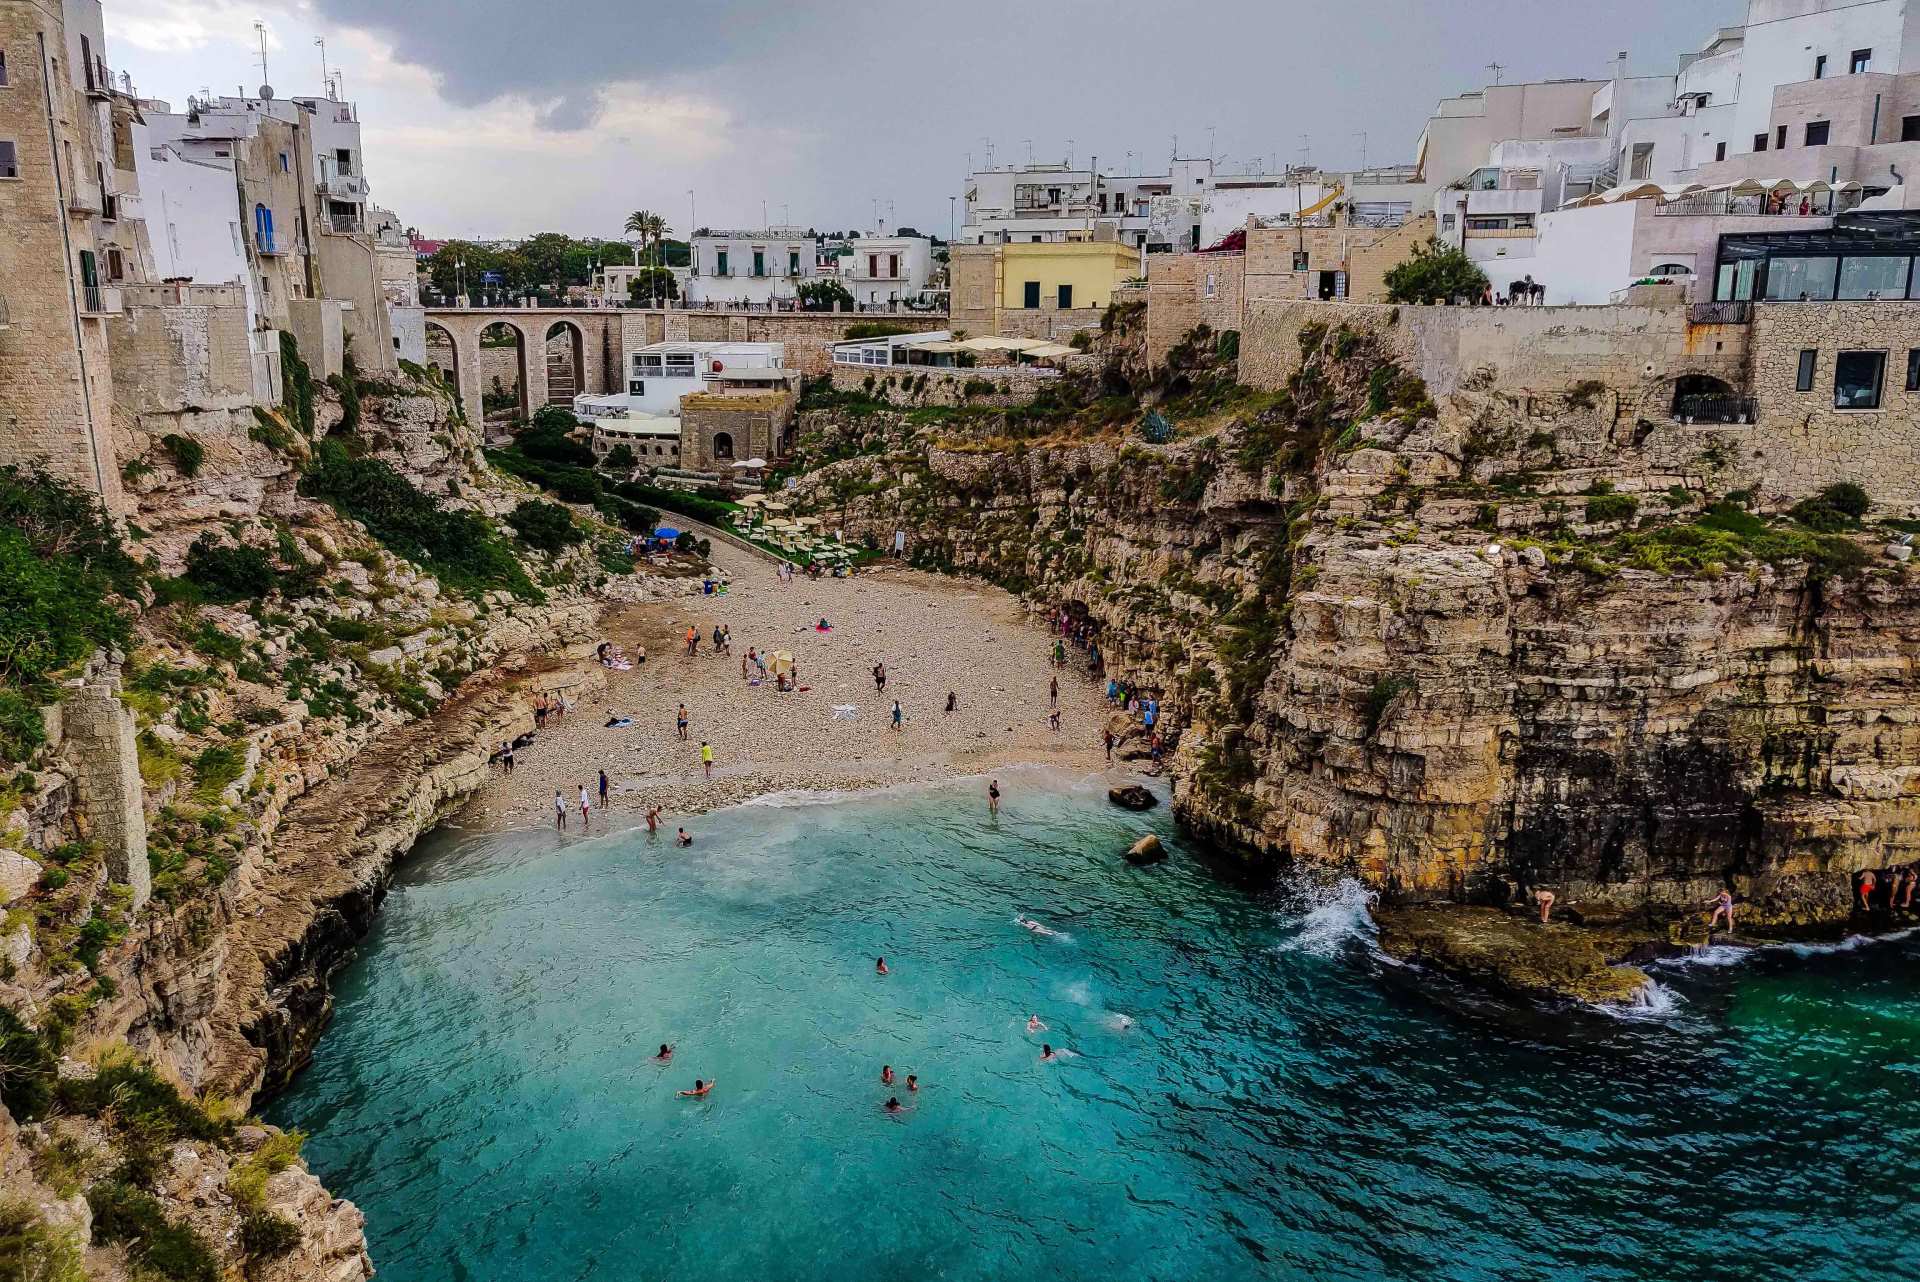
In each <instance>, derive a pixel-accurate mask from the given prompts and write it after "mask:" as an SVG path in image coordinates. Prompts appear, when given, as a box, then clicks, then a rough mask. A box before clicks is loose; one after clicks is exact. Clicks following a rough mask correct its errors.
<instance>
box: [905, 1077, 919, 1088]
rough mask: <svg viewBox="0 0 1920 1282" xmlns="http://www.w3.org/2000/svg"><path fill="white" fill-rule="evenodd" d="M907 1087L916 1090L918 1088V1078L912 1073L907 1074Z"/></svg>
mask: <svg viewBox="0 0 1920 1282" xmlns="http://www.w3.org/2000/svg"><path fill="white" fill-rule="evenodd" d="M907 1089H908V1090H909V1091H917V1090H919V1089H920V1079H919V1078H917V1077H915V1076H914V1075H913V1074H912V1073H908V1074H907Z"/></svg>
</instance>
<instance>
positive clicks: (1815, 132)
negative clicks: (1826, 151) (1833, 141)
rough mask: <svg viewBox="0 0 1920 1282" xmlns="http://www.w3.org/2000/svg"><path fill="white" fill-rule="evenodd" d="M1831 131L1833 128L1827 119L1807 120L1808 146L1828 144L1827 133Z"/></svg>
mask: <svg viewBox="0 0 1920 1282" xmlns="http://www.w3.org/2000/svg"><path fill="white" fill-rule="evenodd" d="M1831 132H1832V130H1831V128H1830V127H1829V126H1828V124H1827V122H1826V121H1824V120H1809V121H1808V122H1807V146H1809V147H1824V146H1826V145H1827V135H1828V134H1829V133H1831Z"/></svg>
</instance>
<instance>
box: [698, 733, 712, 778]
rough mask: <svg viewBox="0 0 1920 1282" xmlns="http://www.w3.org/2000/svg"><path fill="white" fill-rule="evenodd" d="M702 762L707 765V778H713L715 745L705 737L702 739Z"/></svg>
mask: <svg viewBox="0 0 1920 1282" xmlns="http://www.w3.org/2000/svg"><path fill="white" fill-rule="evenodd" d="M700 764H701V765H703V766H705V767H706V770H707V778H709V779H711V778H713V745H712V744H710V743H708V742H707V741H706V740H705V739H702V740H701V741H700Z"/></svg>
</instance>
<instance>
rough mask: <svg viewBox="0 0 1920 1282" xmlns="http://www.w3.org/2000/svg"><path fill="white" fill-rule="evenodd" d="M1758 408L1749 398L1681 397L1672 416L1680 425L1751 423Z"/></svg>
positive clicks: (1676, 402) (1754, 401) (1755, 402)
mask: <svg viewBox="0 0 1920 1282" xmlns="http://www.w3.org/2000/svg"><path fill="white" fill-rule="evenodd" d="M1759 407H1760V405H1759V402H1758V401H1757V400H1755V399H1754V398H1753V397H1751V396H1715V395H1706V396H1682V397H1679V398H1678V399H1676V400H1675V401H1674V403H1673V416H1674V418H1676V419H1678V420H1679V421H1680V422H1682V423H1751V422H1753V416H1754V414H1755V413H1756V412H1757V411H1758V410H1759Z"/></svg>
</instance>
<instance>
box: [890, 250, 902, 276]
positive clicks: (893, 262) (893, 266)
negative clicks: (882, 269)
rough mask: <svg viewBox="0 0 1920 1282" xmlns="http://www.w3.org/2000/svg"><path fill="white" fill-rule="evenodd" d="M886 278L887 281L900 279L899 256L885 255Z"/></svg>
mask: <svg viewBox="0 0 1920 1282" xmlns="http://www.w3.org/2000/svg"><path fill="white" fill-rule="evenodd" d="M887 278H888V279H889V280H898V279H900V255H898V254H888V255H887Z"/></svg>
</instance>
